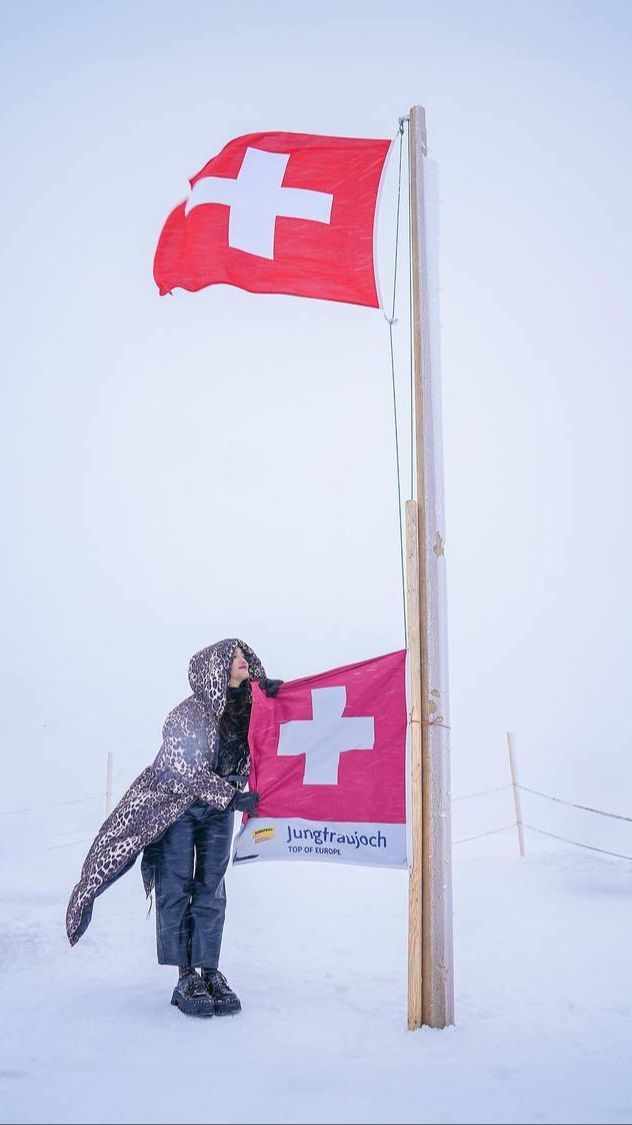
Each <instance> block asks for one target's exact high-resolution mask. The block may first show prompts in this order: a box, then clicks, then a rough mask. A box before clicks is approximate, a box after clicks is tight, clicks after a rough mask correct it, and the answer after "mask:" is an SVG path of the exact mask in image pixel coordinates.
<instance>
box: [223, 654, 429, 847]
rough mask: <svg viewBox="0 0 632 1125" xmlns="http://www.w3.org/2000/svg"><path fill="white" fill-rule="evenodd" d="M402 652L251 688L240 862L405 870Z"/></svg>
mask: <svg viewBox="0 0 632 1125" xmlns="http://www.w3.org/2000/svg"><path fill="white" fill-rule="evenodd" d="M405 662H406V652H405V650H401V651H399V652H393V653H389V654H388V655H386V656H380V657H376V658H375V659H373V660H365V661H362V662H361V663H360V664H350V665H348V666H347V667H343V668H335V669H334V670H333V671H330V672H323V673H321V674H320V675H317V676H310V677H308V678H306V679H302V680H294V681H291V682H289V683H284V684H282V686H281V687H280V688H279V691H278V694H277V695H276V696H275V698H273V699H269V698H268V697H267V696H266V695H264V693H263V692H262V691H261V689H260V688H259V686H258V684H256V683H253V685H252V695H253V703H252V713H251V717H250V726H249V730H248V742H249V745H250V749H251V754H252V772H251V775H250V788H251V789H256V790H257V791H258V793H259V804H258V805H257V809H256V813H255V815H254V817H250V818H249V819H248V820H247V823H246V824H245V826H244V828H242V830H241V833H240V835H239V836H238V838H237V844H236V849H235V854H234V861H235V862H237V863H238V862H242V861H243V860H246V859H329V860H331V859H334V860H338V862H346V863H364V864H371V865H373V864H376V865H377V864H381V865H382V866H391V867H399V866H405V865H406V862H407V860H406V832H405V822H406V730H407V713H406V688H405Z"/></svg>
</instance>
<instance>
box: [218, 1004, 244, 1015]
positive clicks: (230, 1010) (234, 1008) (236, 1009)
mask: <svg viewBox="0 0 632 1125" xmlns="http://www.w3.org/2000/svg"><path fill="white" fill-rule="evenodd" d="M240 1012H241V1004H240V1003H239V1001H237V1003H236V1004H232V1005H228V1004H221V1005H220V1004H218V1003H217V1002H216V1003H215V1015H216V1016H237V1015H239V1013H240Z"/></svg>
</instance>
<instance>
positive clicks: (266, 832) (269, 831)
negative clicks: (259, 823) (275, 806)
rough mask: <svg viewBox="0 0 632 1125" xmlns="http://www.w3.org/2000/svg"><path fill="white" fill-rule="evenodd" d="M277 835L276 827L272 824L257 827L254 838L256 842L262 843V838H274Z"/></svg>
mask: <svg viewBox="0 0 632 1125" xmlns="http://www.w3.org/2000/svg"><path fill="white" fill-rule="evenodd" d="M275 836H276V828H275V827H274V825H273V824H271V825H270V826H269V827H268V828H255V830H254V832H253V834H252V838H253V840H254V842H255V844H260V843H261V842H262V840H272V839H273V838H274V837H275Z"/></svg>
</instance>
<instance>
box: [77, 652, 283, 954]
mask: <svg viewBox="0 0 632 1125" xmlns="http://www.w3.org/2000/svg"><path fill="white" fill-rule="evenodd" d="M238 645H239V647H240V648H241V650H242V652H243V653H244V655H245V657H246V660H247V661H248V667H249V674H250V679H251V680H259V679H261V678H262V677H263V676H265V672H264V669H263V665H262V664H261V661H260V660H259V658H258V657H257V656H256V655H255V653H254V652H253V651H252V649H251V648H249V647H248V645H246V644H244V642H243V641H240V640H236V639H234V638H231V639H228V640H223V641H218V642H217V644H214V645H210V646H209V647H208V648H203V649H202V650H201V651H200V652H196V653H195V655H194V656H192V657H191V661H190V663H189V684H190V685H191V689H192V691H193V695H189V696H188V697H187V698H186V699H184V700H183V701H182V703H179V704H178V706H177V707H175V708H174V710H173V711H171V712H170V714H169V715H167V718H166V720H165V724H164V727H163V731H162V738H163V741H162V746H161V747H160V750H159V751H158V755H157V757H156V759H155V761H154V763H153V765H151V766H148V767H147V768H146V769H144V770H143V772H142V773H141V774H139V776H138V777H137V778H136V781H134V782H133V783H132V784H131V785H130V787H129V789H128V790H127V792H126V793H125V794H124V795H123V797H122V798H121V800H120V801H119V803H118V805H117V806H116V808H115V809H114V810H113V811H112V812H111V813H110V815H109V816H108V818H107V820H105V821H104V822H103V824H102V825H101V828H100V829H99V832H98V834H97V836H96V838H95V840H94V842H93V844H92V846H91V848H90V851H89V852H88V854H87V856H86V859H85V862H84V865H83V867H82V869H81V878H80V879H79V882H78V883H77V885H76V887H75V888H74V890H73V892H72V894H71V896H70V902H69V903H68V910H67V912H66V932H67V934H68V940H69V941H70V944H71V945H74V944H75V943H76V942H77V941H79V938H80V937H81V935H82V934H83V933H85V931H86V929H87V928H88V926H89V924H90V919H91V918H92V908H93V906H94V900H95V898H97V896H98V895H100V894H102V893H103V891H105V890H107V888H108V887H110V886H111V885H112V883H114V882H115V881H116V879H119V878H120V877H121V875H124V874H125V872H126V871H128V870H129V869H130V867H132V865H133V864H134V863H135V862H136V860H137V859H138V856H139V855H140V853H141V852H143V851H144V856H143V862H142V876H143V883H144V885H145V893H146V894H147V895H149V894H150V892H151V890H152V888H153V885H154V863H153V856H152V849H151V847H150V846H149V845H151V844H152V843H155V842H156V841H157V840H158V839H159V838H160V836H162V835H163V834H164V833H165V832H166V831H167V829H168V828H169V826H170V825H171V824H173V822H174V821H175V820H177V819H178V818H179V817H180V816H182V813H183V812H184V811H185V810H186V809H187V808H189V806H190V805H193V804H195V803H196V802H198V801H202V802H204V803H206V804H209V805H211V806H212V807H213V808H216V809H226V808H227V807H228V805H229V804H230V802H231V800H232V798H233V797H234V795H235V789H234V787H233V786H232V785H230V784H229V782H228V781H225V780H224V778H222V777H220V776H219V775H218V774H217V773H214V772H213V771H214V767H215V765H216V763H217V756H218V752H219V722H220V719H221V717H222V713H223V711H224V708H225V706H226V699H227V689H228V680H229V678H230V666H231V663H232V659H233V656H234V654H235V649H236V648H237V646H238ZM249 770H250V755H246V756H245V758H244V760H243V761H242V762H241V763H240V764H239V769H238V771H237V772H239V773H243V774H247V773H248V772H249Z"/></svg>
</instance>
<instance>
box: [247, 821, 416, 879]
mask: <svg viewBox="0 0 632 1125" xmlns="http://www.w3.org/2000/svg"><path fill="white" fill-rule="evenodd" d="M256 859H302V860H309V859H315V860H324V861H325V862H333V863H353V864H359V865H360V866H363V867H407V866H408V857H407V854H406V825H405V824H364V823H362V824H360V823H355V822H353V823H349V824H346V823H343V822H340V821H339V822H335V821H324V820H322V821H321V820H299V819H294V818H285V817H270V818H269V819H268V818H266V817H250V818H249V820H248V821H247V823H246V824H245V825H244V826H243V828H242V829H241V830H240V831H239V832H238V834H237V836H236V837H235V843H234V848H233V863H246V862H248V861H249V860H256Z"/></svg>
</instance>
